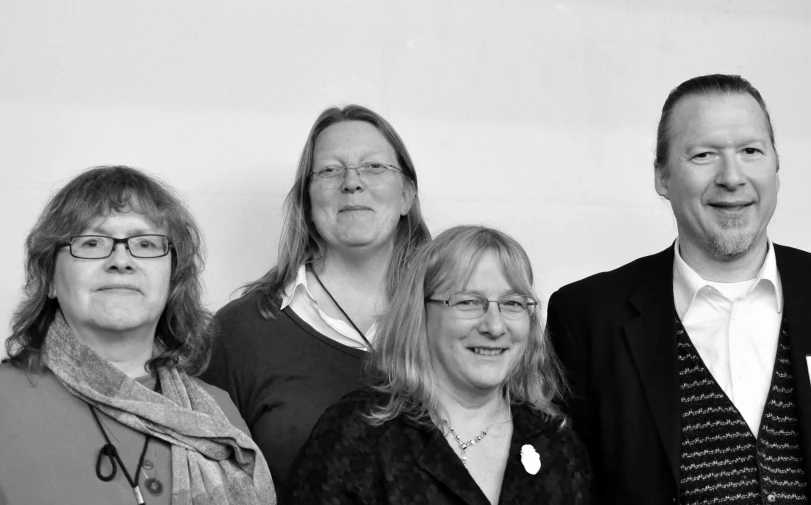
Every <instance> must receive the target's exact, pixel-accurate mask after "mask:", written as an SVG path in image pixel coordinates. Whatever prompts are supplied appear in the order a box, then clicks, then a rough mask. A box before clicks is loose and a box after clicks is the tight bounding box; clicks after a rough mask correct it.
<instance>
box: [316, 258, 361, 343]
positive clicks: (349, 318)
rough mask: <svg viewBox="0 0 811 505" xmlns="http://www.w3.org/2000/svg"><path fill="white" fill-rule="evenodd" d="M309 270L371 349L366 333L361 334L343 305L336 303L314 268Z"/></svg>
mask: <svg viewBox="0 0 811 505" xmlns="http://www.w3.org/2000/svg"><path fill="white" fill-rule="evenodd" d="M310 272H311V273H312V274H313V277H315V280H317V281H318V284H319V285H320V286H321V289H323V290H324V293H326V294H327V296H329V299H330V300H332V303H334V304H335V306H336V307H338V310H340V311H341V314H343V315H344V317H345V318H346V320H347V321H349V324H351V325H352V327H353V328H355V331H357V332H358V335H360V338H362V339H363V341H364V342H366V345H367V346H368V347H369V350H370V351H371V350H372V344H371V342H369V341H368V340H366V335H364V334H363V332H362V331H360V328H358V326H357V325H356V324H355V322H354V321H352V318H351V317H349V314H347V313H346V311H345V310H344V309H343V307H341V306H340V305H339V304H338V302H337V301H336V300H335V297H334V296H332V293H330V292H329V290H328V289H327V287H326V286H324V283H323V282H321V279H319V278H318V274H316V273H315V270H310Z"/></svg>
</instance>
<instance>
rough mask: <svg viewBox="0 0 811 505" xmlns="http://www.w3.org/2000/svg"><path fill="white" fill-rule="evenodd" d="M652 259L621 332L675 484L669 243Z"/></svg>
mask: <svg viewBox="0 0 811 505" xmlns="http://www.w3.org/2000/svg"><path fill="white" fill-rule="evenodd" d="M654 261H655V262H654V263H653V264H652V265H651V267H650V270H649V271H648V272H647V276H646V277H645V278H644V279H643V280H642V282H640V283H639V285H638V286H637V289H636V291H635V292H634V294H633V295H632V296H631V299H630V302H631V305H632V306H633V307H634V309H636V311H637V312H638V316H637V317H636V318H634V319H631V320H630V321H629V322H628V323H626V324H625V326H624V327H623V330H624V333H625V339H626V341H627V342H628V346H629V347H630V350H631V356H632V358H633V362H634V365H635V366H636V369H637V373H638V374H639V380H640V383H641V385H642V389H643V391H644V392H645V399H646V401H647V404H648V406H649V407H650V411H651V413H652V414H653V418H654V421H655V423H656V428H657V431H658V434H659V439H660V440H661V441H662V446H663V447H664V449H665V454H666V455H667V460H668V462H669V463H670V467H671V470H672V472H673V476H674V478H675V479H676V482H678V481H679V469H680V457H681V450H680V441H681V422H680V420H681V413H680V407H679V384H678V371H677V360H676V340H675V334H674V331H673V327H674V309H673V247H672V246H671V247H669V248H668V249H666V250H665V251H663V252H661V253H659V254H657V255H656V256H655V257H654Z"/></svg>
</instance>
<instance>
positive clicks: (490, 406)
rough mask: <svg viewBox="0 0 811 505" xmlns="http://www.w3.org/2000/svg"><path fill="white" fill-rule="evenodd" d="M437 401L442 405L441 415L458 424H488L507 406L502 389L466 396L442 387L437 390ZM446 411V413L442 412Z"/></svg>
mask: <svg viewBox="0 0 811 505" xmlns="http://www.w3.org/2000/svg"><path fill="white" fill-rule="evenodd" d="M436 396H437V401H438V402H439V405H440V414H441V415H443V416H446V417H445V418H446V419H448V421H450V422H451V424H453V423H454V421H455V422H456V423H457V424H458V423H460V422H461V421H462V420H466V421H467V420H469V421H470V422H471V423H475V424H482V423H485V424H486V423H487V422H488V421H490V420H491V419H493V416H495V415H497V414H499V415H500V413H499V410H501V409H503V408H504V406H505V402H504V396H503V394H502V388H497V389H494V390H492V391H487V392H483V393H482V394H466V393H459V392H456V391H451V390H450V389H449V388H446V387H444V386H442V385H440V386H439V387H438V388H437V393H436ZM442 411H444V412H442Z"/></svg>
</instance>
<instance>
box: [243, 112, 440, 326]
mask: <svg viewBox="0 0 811 505" xmlns="http://www.w3.org/2000/svg"><path fill="white" fill-rule="evenodd" d="M343 121H364V122H366V123H369V124H371V125H372V126H374V127H375V128H377V129H378V130H379V131H380V133H381V134H382V135H383V137H385V139H386V140H387V141H388V142H389V144H391V146H392V148H393V149H394V152H395V153H396V154H397V164H398V166H399V168H400V169H401V170H402V172H403V177H404V179H405V180H404V182H405V183H406V184H410V185H411V186H413V189H414V200H413V202H412V204H411V209H410V210H409V211H408V214H406V215H405V216H401V217H400V221H399V222H398V223H397V229H396V231H395V235H394V250H393V251H392V255H391V260H390V261H389V267H388V271H387V273H386V292H387V294H388V296H389V298H391V296H392V295H393V294H394V290H395V288H396V287H397V283H398V280H399V279H400V277H402V275H403V271H404V269H405V266H406V264H407V263H408V261H409V259H410V257H411V256H412V254H413V253H414V251H415V249H416V248H417V246H419V245H420V244H422V243H423V242H425V241H426V240H430V238H431V235H430V233H429V232H428V226H426V224H425V220H424V219H423V217H422V212H421V211H420V199H419V195H418V187H417V172H416V171H415V170H414V163H413V162H412V161H411V156H410V155H409V154H408V149H406V146H405V144H404V143H403V140H402V139H401V138H400V136H399V135H398V134H397V132H396V131H395V130H394V128H393V127H392V126H391V125H390V124H389V123H388V121H386V120H385V119H383V117H381V116H380V115H379V114H377V113H376V112H374V111H372V110H370V109H367V108H366V107H362V106H360V105H347V106H346V107H344V108H338V107H331V108H329V109H326V110H325V111H324V112H322V113H321V114H320V115H319V116H318V118H317V119H316V120H315V124H313V127H312V129H310V133H309V134H308V135H307V141H306V142H305V143H304V149H303V150H302V152H301V158H300V160H299V165H298V170H297V171H296V182H295V183H294V184H293V188H292V189H291V190H290V192H289V193H288V194H287V198H286V199H285V202H284V224H283V225H282V233H281V238H280V240H279V254H278V259H277V262H276V266H274V267H273V268H272V269H271V270H270V271H269V272H268V273H266V274H265V275H264V276H262V277H261V278H260V279H258V280H256V281H254V282H251V283H248V284H246V285H245V287H244V293H249V292H256V293H260V295H261V296H260V301H259V310H260V312H261V314H262V316H263V317H265V318H266V319H269V318H272V317H273V310H274V309H273V307H278V305H279V303H280V302H281V297H282V294H283V293H284V289H285V288H286V287H287V286H288V285H289V284H290V283H292V282H293V281H294V280H295V278H296V274H297V272H298V269H299V267H301V265H305V264H311V263H316V264H317V263H319V262H320V261H321V260H322V259H323V258H324V251H325V249H326V245H325V244H324V241H323V239H322V238H321V236H320V235H319V234H318V231H317V230H316V228H315V224H314V223H313V220H312V216H311V209H312V207H311V203H310V194H309V191H307V188H308V182H309V176H310V171H311V170H312V164H313V151H314V150H315V141H316V139H317V138H318V135H319V134H320V133H321V132H322V131H324V130H325V129H326V128H327V127H329V126H332V125H334V124H336V123H341V122H343Z"/></svg>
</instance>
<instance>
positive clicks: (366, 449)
mask: <svg viewBox="0 0 811 505" xmlns="http://www.w3.org/2000/svg"><path fill="white" fill-rule="evenodd" d="M382 399H383V395H381V394H380V393H377V392H375V391H373V390H372V389H370V388H363V389H359V390H356V391H353V392H351V393H349V394H347V395H346V396H344V397H343V398H341V399H340V400H338V401H337V402H335V403H334V404H332V405H331V406H330V407H329V408H327V410H325V411H324V413H323V414H322V415H321V417H320V418H319V419H318V422H317V423H316V424H315V426H314V427H313V430H312V432H311V434H310V438H309V440H308V441H307V445H308V446H311V447H313V448H316V451H317V452H323V453H324V454H325V455H328V454H332V455H336V456H339V457H345V456H349V455H353V456H354V457H361V456H363V455H366V454H368V453H370V452H371V451H372V450H373V449H374V447H376V446H377V442H378V440H379V439H380V438H381V437H382V435H383V434H384V433H385V432H386V431H387V429H388V428H389V427H390V425H391V423H383V424H382V425H372V424H371V423H370V422H369V420H368V419H367V415H369V414H370V413H371V412H372V409H373V408H374V406H376V405H377V404H379V403H380V402H381V401H382Z"/></svg>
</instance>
